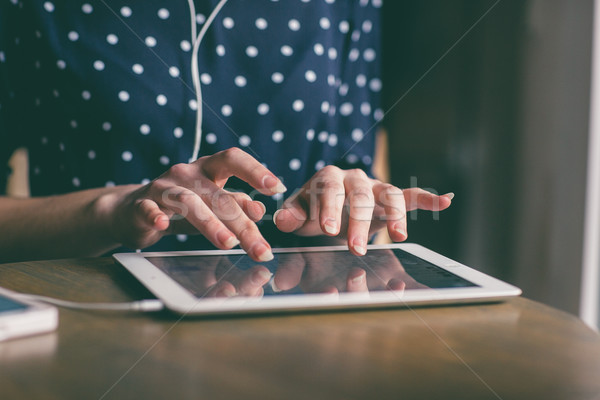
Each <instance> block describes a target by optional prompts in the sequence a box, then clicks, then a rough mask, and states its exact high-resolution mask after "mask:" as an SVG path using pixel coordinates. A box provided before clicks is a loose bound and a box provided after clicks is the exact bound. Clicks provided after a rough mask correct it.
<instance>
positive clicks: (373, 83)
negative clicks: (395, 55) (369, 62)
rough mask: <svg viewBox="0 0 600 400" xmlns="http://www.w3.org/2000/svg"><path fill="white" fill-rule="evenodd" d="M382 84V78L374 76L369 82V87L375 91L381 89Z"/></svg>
mask: <svg viewBox="0 0 600 400" xmlns="http://www.w3.org/2000/svg"><path fill="white" fill-rule="evenodd" d="M381 86H382V84H381V80H380V79H378V78H373V79H371V82H369V89H371V90H372V91H374V92H379V91H381Z"/></svg>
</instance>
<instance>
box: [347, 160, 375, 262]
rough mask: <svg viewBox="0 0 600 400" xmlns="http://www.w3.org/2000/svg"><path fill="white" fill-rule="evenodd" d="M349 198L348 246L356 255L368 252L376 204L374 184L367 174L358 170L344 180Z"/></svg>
mask: <svg viewBox="0 0 600 400" xmlns="http://www.w3.org/2000/svg"><path fill="white" fill-rule="evenodd" d="M344 185H345V187H346V197H347V199H348V207H349V211H348V216H349V218H348V247H349V248H350V250H351V251H352V253H354V254H355V255H358V256H362V255H364V254H366V252H367V242H368V240H369V227H370V226H371V220H372V218H373V208H374V206H375V201H374V196H373V186H372V183H371V180H370V179H369V178H368V177H367V175H366V174H365V173H364V172H363V171H361V170H356V172H352V173H351V174H349V175H347V178H346V180H345V181H344Z"/></svg>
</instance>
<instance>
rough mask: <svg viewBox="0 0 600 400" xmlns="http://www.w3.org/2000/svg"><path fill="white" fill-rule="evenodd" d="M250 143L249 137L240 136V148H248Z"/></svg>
mask: <svg viewBox="0 0 600 400" xmlns="http://www.w3.org/2000/svg"><path fill="white" fill-rule="evenodd" d="M250 142H251V140H250V137H249V136H246V135H242V136H240V140H239V143H240V146H242V147H248V146H250Z"/></svg>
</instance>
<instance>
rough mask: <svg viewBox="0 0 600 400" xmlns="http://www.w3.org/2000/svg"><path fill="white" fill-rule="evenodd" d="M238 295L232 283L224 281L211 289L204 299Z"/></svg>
mask: <svg viewBox="0 0 600 400" xmlns="http://www.w3.org/2000/svg"><path fill="white" fill-rule="evenodd" d="M237 295H238V293H237V291H236V290H235V286H234V285H233V284H232V283H231V282H228V281H223V280H222V281H219V282H217V283H216V284H215V285H214V286H213V287H212V288H210V290H208V291H207V293H206V295H205V296H203V297H234V296H237Z"/></svg>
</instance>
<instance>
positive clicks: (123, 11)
mask: <svg viewBox="0 0 600 400" xmlns="http://www.w3.org/2000/svg"><path fill="white" fill-rule="evenodd" d="M131 14H132V12H131V8H129V7H127V6H125V7H121V15H122V16H124V17H125V18H129V17H131Z"/></svg>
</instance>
